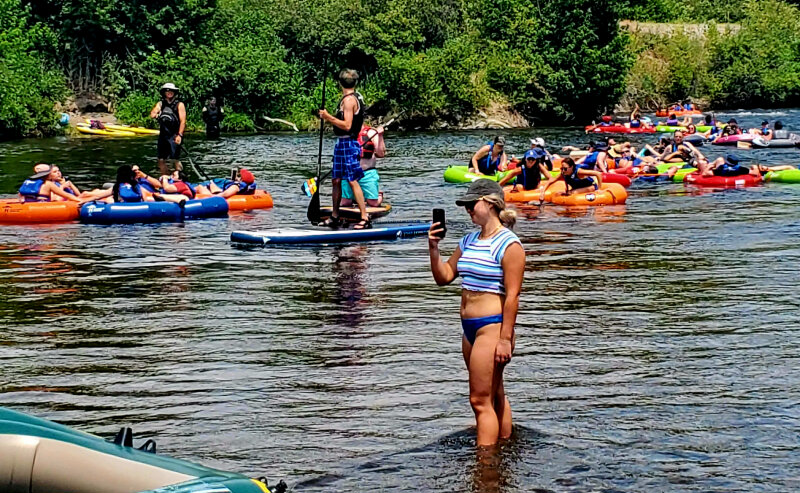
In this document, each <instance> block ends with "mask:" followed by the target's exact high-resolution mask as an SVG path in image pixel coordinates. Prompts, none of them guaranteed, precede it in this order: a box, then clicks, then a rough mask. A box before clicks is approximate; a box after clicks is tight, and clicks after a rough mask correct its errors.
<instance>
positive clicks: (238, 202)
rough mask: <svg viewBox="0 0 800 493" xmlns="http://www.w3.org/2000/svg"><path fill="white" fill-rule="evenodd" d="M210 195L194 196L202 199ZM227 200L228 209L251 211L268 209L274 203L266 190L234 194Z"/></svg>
mask: <svg viewBox="0 0 800 493" xmlns="http://www.w3.org/2000/svg"><path fill="white" fill-rule="evenodd" d="M206 197H211V195H208V194H205V195H200V194H198V195H197V197H196V198H198V199H204V198H206ZM225 200H227V201H228V210H229V211H252V210H254V209H269V208H271V207H272V206H273V205H274V204H273V202H272V195H270V194H269V192H267V191H266V190H256V191H255V193H253V194H252V195H234V196H232V197H228V198H227V199H225Z"/></svg>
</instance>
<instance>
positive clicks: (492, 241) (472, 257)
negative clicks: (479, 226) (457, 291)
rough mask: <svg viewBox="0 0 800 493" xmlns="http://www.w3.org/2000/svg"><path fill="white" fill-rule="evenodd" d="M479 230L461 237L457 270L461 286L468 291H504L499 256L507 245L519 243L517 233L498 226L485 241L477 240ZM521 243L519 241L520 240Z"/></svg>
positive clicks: (500, 292) (501, 292)
mask: <svg viewBox="0 0 800 493" xmlns="http://www.w3.org/2000/svg"><path fill="white" fill-rule="evenodd" d="M480 234H481V232H480V231H476V232H474V233H470V234H468V235H467V236H465V237H463V238H461V242H460V243H459V244H458V246H459V248H461V258H459V259H458V266H457V268H458V273H459V275H461V277H463V280H462V281H461V288H462V289H467V290H469V291H482V292H487V293H498V294H505V293H506V287H505V285H504V284H503V265H502V262H503V256H504V255H505V253H506V249H507V248H508V246H509V245H512V244H514V243H520V241H519V238H517V235H515V234H514V233H512V232H511V231H510V230H508V229H505V228H504V229H502V230H501V231H500V232H499V233H497V234H496V235H494V236H492V237H491V238H489V239H488V240H482V239H480ZM520 244H521V243H520Z"/></svg>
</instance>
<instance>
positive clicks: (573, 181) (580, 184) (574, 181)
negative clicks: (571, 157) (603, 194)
mask: <svg viewBox="0 0 800 493" xmlns="http://www.w3.org/2000/svg"><path fill="white" fill-rule="evenodd" d="M564 183H566V184H567V186H569V188H570V189H572V190H576V189H578V188H585V187H590V186H592V185H594V180H592V179H591V178H589V177H588V176H587V177H586V178H579V177H578V167H577V166H576V167H575V168H574V169H573V170H572V173H570V174H568V175H566V176H564Z"/></svg>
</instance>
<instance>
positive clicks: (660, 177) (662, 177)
mask: <svg viewBox="0 0 800 493" xmlns="http://www.w3.org/2000/svg"><path fill="white" fill-rule="evenodd" d="M636 179H637V180H641V181H671V180H672V177H670V176H669V175H668V174H666V173H660V174H657V175H645V176H639V177H638V178H636Z"/></svg>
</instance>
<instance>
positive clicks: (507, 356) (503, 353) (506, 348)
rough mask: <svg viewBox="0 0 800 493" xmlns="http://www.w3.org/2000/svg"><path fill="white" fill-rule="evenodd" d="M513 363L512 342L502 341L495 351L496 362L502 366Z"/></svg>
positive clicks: (498, 342)
mask: <svg viewBox="0 0 800 493" xmlns="http://www.w3.org/2000/svg"><path fill="white" fill-rule="evenodd" d="M509 361H511V341H509V340H506V339H500V340H499V341H497V346H496V347H495V349H494V362H495V363H497V364H498V365H502V364H505V363H508V362H509Z"/></svg>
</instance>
